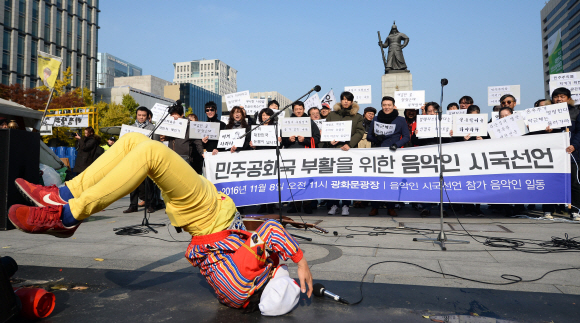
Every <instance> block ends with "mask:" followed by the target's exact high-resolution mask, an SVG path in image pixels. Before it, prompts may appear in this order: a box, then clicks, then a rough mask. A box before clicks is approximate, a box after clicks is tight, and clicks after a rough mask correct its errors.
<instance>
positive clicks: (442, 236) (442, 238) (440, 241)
mask: <svg viewBox="0 0 580 323" xmlns="http://www.w3.org/2000/svg"><path fill="white" fill-rule="evenodd" d="M447 83H448V81H447V79H441V101H440V103H439V111H438V113H437V114H438V118H437V120H438V121H439V125H438V128H439V129H438V130H437V136H438V137H439V144H438V146H439V147H438V148H439V219H440V224H441V229H440V231H439V234H438V235H437V238H413V241H429V242H434V243H438V244H439V245H440V246H441V250H443V251H446V250H447V247H445V243H446V242H449V243H466V244H467V243H469V241H464V240H450V239H447V236H446V235H445V231H444V230H443V190H444V186H443V185H444V181H443V167H442V165H443V161H442V147H443V142H442V138H441V119H442V114H443V87H444V86H445V85H447Z"/></svg>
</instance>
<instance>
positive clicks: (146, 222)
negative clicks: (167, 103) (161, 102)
mask: <svg viewBox="0 0 580 323" xmlns="http://www.w3.org/2000/svg"><path fill="white" fill-rule="evenodd" d="M168 116H169V108H168V109H167V113H166V114H165V115H164V116H163V118H161V120H160V121H159V122H158V123H157V124H156V125H155V127H154V128H153V130H151V132H150V133H149V135H147V137H149V138H151V139H153V136H154V135H155V130H157V128H159V126H160V125H161V124H162V123H163V121H165V119H166V118H167V117H168ZM147 178H148V177H145V181H144V182H145V199H147V198H148V194H147V193H148V192H147V191H148V188H147V186H149V185H147ZM151 202H153V201H149V203H151ZM149 206H150V207H151V204H149ZM164 226H165V224H164V223H149V218H148V217H147V201H146V202H145V208H144V209H143V220H142V221H141V224H136V225H130V226H126V227H121V228H114V229H113V231H117V232H116V234H125V233H130V232H131V231H132V230H133V229H134V228H138V227H146V228H147V229H149V230H151V231H153V232H155V233H158V232H157V230H155V229H153V227H164Z"/></svg>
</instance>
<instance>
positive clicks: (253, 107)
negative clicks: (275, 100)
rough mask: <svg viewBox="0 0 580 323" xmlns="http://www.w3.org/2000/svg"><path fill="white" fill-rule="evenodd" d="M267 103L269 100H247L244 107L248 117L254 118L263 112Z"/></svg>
mask: <svg viewBox="0 0 580 323" xmlns="http://www.w3.org/2000/svg"><path fill="white" fill-rule="evenodd" d="M267 103H268V100H266V99H246V102H245V103H244V104H242V106H243V107H244V109H245V110H246V115H249V116H253V115H255V114H256V113H258V112H260V111H262V109H265V108H266V104H267Z"/></svg>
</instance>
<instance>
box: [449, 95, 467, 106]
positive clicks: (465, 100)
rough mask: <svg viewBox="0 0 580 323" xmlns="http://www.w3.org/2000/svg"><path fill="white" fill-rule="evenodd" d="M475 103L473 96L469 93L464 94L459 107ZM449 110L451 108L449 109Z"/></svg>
mask: <svg viewBox="0 0 580 323" xmlns="http://www.w3.org/2000/svg"><path fill="white" fill-rule="evenodd" d="M472 104H473V98H472V97H470V96H469V95H464V96H462V97H461V99H459V109H461V110H463V109H467V108H469V106H471V105H472ZM448 110H449V109H448Z"/></svg>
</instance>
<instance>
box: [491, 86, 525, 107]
mask: <svg viewBox="0 0 580 323" xmlns="http://www.w3.org/2000/svg"><path fill="white" fill-rule="evenodd" d="M504 94H511V95H513V96H514V97H515V98H516V101H517V102H520V86H519V85H502V86H488V87H487V105H488V106H490V107H492V106H495V105H500V102H499V99H500V98H501V97H502V96H503V95H504Z"/></svg>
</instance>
